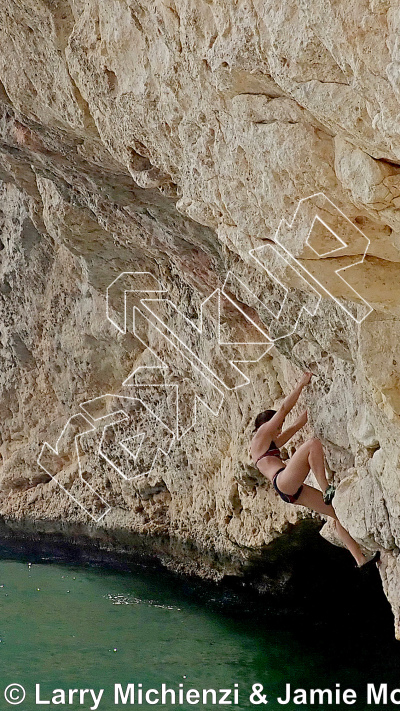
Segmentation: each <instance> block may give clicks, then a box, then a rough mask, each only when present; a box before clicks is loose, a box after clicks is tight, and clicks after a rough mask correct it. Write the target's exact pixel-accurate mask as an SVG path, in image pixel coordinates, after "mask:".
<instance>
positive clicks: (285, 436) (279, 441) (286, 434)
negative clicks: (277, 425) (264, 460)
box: [274, 410, 307, 447]
mask: <svg viewBox="0 0 400 711" xmlns="http://www.w3.org/2000/svg"><path fill="white" fill-rule="evenodd" d="M306 422H307V410H304V412H303V414H302V415H300V417H298V418H297V420H296V421H295V422H294V423H293V425H290V427H288V428H287V429H286V430H284V431H283V432H282V433H281V434H279V435H278V436H275V439H274V442H275V444H276V446H277V447H282V446H283V445H284V444H286V442H288V441H289V440H290V439H291V438H292V437H293V435H295V434H296V432H298V431H299V430H301V428H302V427H304V425H305V424H306Z"/></svg>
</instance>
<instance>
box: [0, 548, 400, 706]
mask: <svg viewBox="0 0 400 711" xmlns="http://www.w3.org/2000/svg"><path fill="white" fill-rule="evenodd" d="M0 585H1V587H0V640H1V641H0V664H1V675H0V711H3V710H5V709H11V708H18V709H22V710H23V711H32V710H33V709H45V710H46V709H49V710H50V711H53V709H64V708H68V709H72V708H73V709H79V708H84V709H89V708H90V707H91V705H93V701H91V700H89V698H88V697H86V702H85V703H83V704H82V705H81V704H80V703H79V700H78V699H76V698H75V702H74V703H72V704H66V705H61V704H60V705H55V704H53V703H50V704H41V705H39V704H36V700H35V684H37V683H39V684H40V689H41V700H50V699H51V697H52V691H53V690H54V689H56V688H61V689H64V690H68V689H76V688H78V689H80V688H81V689H85V688H92V689H94V690H95V691H96V693H97V692H98V690H99V689H100V688H103V689H104V694H103V696H102V699H101V701H100V704H99V707H98V708H99V709H100V710H101V711H109V710H110V709H115V708H142V709H146V710H147V709H151V708H153V709H159V708H163V709H171V708H181V709H185V711H188V710H189V709H193V708H194V709H196V708H209V709H211V708H220V709H226V708H228V709H229V708H232V709H233V708H234V709H249V708H253V709H255V708H268V709H269V710H270V709H272V710H274V711H275V710H276V709H290V710H291V711H292V710H293V709H310V708H316V709H332V708H334V709H345V708H346V709H349V708H350V709H351V708H353V709H357V710H358V711H359V710H360V709H367V708H368V709H371V708H378V707H377V706H367V699H366V684H367V683H368V682H370V683H375V684H376V685H377V686H378V685H379V684H381V683H386V684H387V685H388V689H389V690H392V689H394V688H398V687H400V649H399V647H400V642H395V641H394V639H393V630H392V626H391V620H390V619H389V618H388V617H387V616H386V617H384V622H383V623H382V625H383V626H382V625H381V624H380V623H379V624H374V615H375V612H374V610H373V609H371V611H370V615H367V616H366V617H365V614H364V613H362V614H363V615H364V619H363V620H357V619H353V618H354V616H355V617H356V615H354V613H352V617H351V618H350V619H346V620H345V623H344V624H343V626H341V627H340V629H338V627H337V625H336V623H335V624H334V625H333V626H332V627H331V626H330V625H329V620H325V622H326V624H316V620H313V619H312V617H311V618H310V619H308V620H302V621H301V624H300V623H299V624H297V623H296V616H285V615H281V616H278V617H277V616H276V614H275V613H274V612H273V611H271V612H270V613H269V612H268V609H267V607H266V603H264V602H263V600H260V601H259V602H257V603H254V604H253V603H249V605H248V606H247V607H246V609H245V610H244V609H243V614H242V613H241V607H240V604H239V605H238V604H236V606H235V608H234V609H233V610H230V609H229V604H228V605H225V603H224V601H226V600H227V599H228V598H229V593H227V592H226V591H225V592H222V593H221V591H218V590H217V589H214V588H213V587H212V586H210V587H209V588H207V590H206V592H203V594H202V596H200V597H199V596H197V595H196V594H195V590H196V582H195V581H194V582H193V581H191V582H189V583H188V582H187V581H185V580H183V579H178V578H176V577H174V576H172V575H171V574H168V573H166V572H164V571H163V570H146V569H145V568H143V569H134V570H113V569H112V568H110V567H109V566H108V567H104V566H103V567H102V566H101V565H94V566H93V565H88V564H82V565H76V564H72V565H71V564H67V563H60V562H51V561H50V562H45V561H40V559H35V560H33V562H30V561H27V560H26V559H25V560H24V559H20V560H15V559H10V558H8V559H7V558H4V559H3V560H0ZM343 594H344V596H345V589H344V590H343ZM228 602H229V600H228ZM343 608H344V609H345V604H344V605H343ZM328 612H329V611H328ZM328 617H329V615H328ZM353 623H354V624H353ZM12 683H18V684H21V685H23V686H24V687H25V690H26V698H25V700H24V701H23V702H22V703H21V704H20V705H15V706H12V705H9V704H7V703H6V701H5V700H4V689H5V687H6V686H7V685H8V684H12ZM129 683H134V684H139V683H141V684H142V685H143V689H144V690H146V689H149V688H155V689H158V690H161V684H162V683H165V684H167V685H168V687H169V688H173V689H175V690H176V691H178V687H179V684H180V683H182V684H183V685H184V689H189V688H194V689H198V690H202V689H203V688H214V689H220V688H224V689H225V688H233V687H234V684H235V683H236V684H238V689H239V703H238V704H231V705H221V706H218V705H217V706H213V705H212V704H208V705H207V706H203V704H202V703H198V704H189V703H187V702H185V703H183V704H182V705H179V704H176V705H175V706H174V705H173V704H172V703H167V704H166V705H161V704H160V703H159V704H155V705H150V704H146V703H143V704H142V705H141V706H138V705H137V704H135V705H134V706H131V705H130V704H127V705H126V706H123V705H122V704H119V705H118V706H117V705H115V704H114V695H113V694H114V685H115V684H121V685H122V687H123V688H124V687H125V686H126V685H127V684H129ZM256 683H258V684H262V685H263V693H264V694H267V699H266V700H268V701H269V703H268V705H264V704H260V705H252V704H251V703H250V700H249V697H250V694H251V692H252V685H253V684H256ZM287 683H290V684H291V686H292V688H293V689H296V688H304V689H306V690H307V691H308V690H310V689H312V688H331V689H332V690H335V685H336V684H340V687H341V689H345V688H352V689H354V690H355V691H356V692H357V697H358V698H357V702H356V703H355V704H354V705H346V704H344V703H338V704H336V703H334V704H333V705H329V704H327V703H323V704H322V705H321V704H318V703H317V704H315V705H311V704H309V703H307V704H306V705H296V704H294V703H289V704H287V705H280V704H279V703H278V702H277V697H278V696H279V697H281V696H282V695H283V696H285V685H286V684H287ZM229 698H230V699H231V700H232V699H233V696H232V695H231V696H230V697H229ZM397 698H398V699H399V701H400V693H399V694H398V696H397ZM396 707H397V706H395V705H393V704H390V703H389V704H388V705H387V706H383V705H382V706H379V708H382V709H383V708H385V709H388V708H396Z"/></svg>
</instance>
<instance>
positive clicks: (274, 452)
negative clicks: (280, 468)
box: [256, 441, 281, 466]
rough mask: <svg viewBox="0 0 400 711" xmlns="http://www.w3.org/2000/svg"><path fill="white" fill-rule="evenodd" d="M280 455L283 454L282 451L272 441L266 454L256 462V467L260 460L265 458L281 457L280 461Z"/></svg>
mask: <svg viewBox="0 0 400 711" xmlns="http://www.w3.org/2000/svg"><path fill="white" fill-rule="evenodd" d="M280 454H281V453H280V450H279V449H278V447H277V446H276V444H275V442H274V441H272V442H271V444H270V445H269V447H268V449H267V451H266V452H264V454H262V455H261V457H258V459H257V461H256V466H257V464H258V462H259V461H260V459H263V458H264V457H279V459H280Z"/></svg>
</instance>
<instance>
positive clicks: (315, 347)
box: [0, 0, 400, 635]
mask: <svg viewBox="0 0 400 711" xmlns="http://www.w3.org/2000/svg"><path fill="white" fill-rule="evenodd" d="M399 25H400V11H399V8H398V6H397V3H394V2H393V3H392V2H390V0H369V1H368V2H367V0H365V1H364V0H350V2H349V0H347V1H346V2H344V0H339V1H338V2H335V3H333V2H328V1H326V0H309V1H308V2H303V1H301V2H299V3H295V2H288V3H278V2H276V0H274V1H272V2H270V1H265V0H263V1H262V2H261V1H260V0H252V2H245V0H239V1H238V2H235V3H232V2H229V1H228V0H154V1H152V2H142V1H141V0H138V1H136V0H1V2H0V48H1V49H0V111H1V114H0V116H1V118H0V179H1V181H2V182H1V195H0V208H1V209H0V223H1V244H0V249H1V274H0V292H1V293H0V296H1V298H0V305H1V306H0V308H1V350H0V357H1V375H0V378H1V380H0V384H1V398H0V409H1V450H0V451H1V455H2V461H1V474H0V487H1V489H0V513H1V515H2V516H3V517H4V519H5V520H7V521H8V522H10V525H15V526H17V525H18V522H19V521H23V522H24V524H25V525H26V526H28V527H29V526H31V529H32V531H33V530H36V531H37V530H42V531H47V532H49V531H56V530H58V531H65V534H66V535H68V536H74V535H76V533H77V532H85V533H86V535H88V536H89V537H91V538H92V539H96V540H99V541H100V542H102V543H103V544H104V545H108V546H113V545H115V546H121V545H123V544H124V543H125V544H129V541H130V538H129V536H130V535H131V534H132V535H133V534H135V535H139V534H140V535H141V536H142V538H143V540H145V541H146V540H148V541H149V543H148V545H149V546H150V545H153V543H151V542H154V541H155V540H158V541H159V543H158V551H159V555H160V556H161V557H162V556H164V557H165V559H166V560H167V559H168V562H169V564H170V565H173V566H175V567H180V566H181V567H182V568H183V569H185V570H188V569H191V570H193V571H194V572H197V573H198V574H200V575H203V576H214V577H219V576H222V575H225V574H229V573H232V574H238V573H240V572H241V571H242V570H243V569H244V568H245V567H246V565H247V564H248V562H249V561H251V560H253V559H255V558H256V557H257V556H258V555H259V553H260V551H264V550H265V549H266V547H267V546H268V545H269V544H270V543H271V541H273V540H274V539H276V538H277V537H279V536H280V534H281V533H282V532H284V531H285V530H287V528H288V526H290V525H291V524H296V523H297V522H298V521H299V520H300V519H302V518H304V517H306V516H309V515H310V514H309V512H307V511H305V510H303V509H301V508H300V507H290V506H288V505H285V504H284V503H283V502H282V501H280V500H278V499H277V497H276V496H275V494H274V492H273V491H272V490H271V487H270V486H268V485H267V484H266V483H265V482H264V481H263V479H262V477H261V476H260V474H259V473H258V472H257V471H256V470H255V469H254V468H253V467H252V466H251V462H250V460H249V457H248V443H249V438H250V433H251V429H252V423H253V419H254V416H255V415H256V414H257V412H259V411H260V410H261V409H264V408H266V407H269V406H274V405H277V404H279V402H280V401H281V399H282V397H283V395H284V394H287V393H288V391H289V389H290V388H291V387H292V386H293V385H294V383H295V382H296V379H297V378H298V377H299V374H300V373H301V370H302V369H305V368H307V369H311V370H312V371H313V372H314V373H315V376H316V377H315V378H314V380H313V384H312V386H310V388H309V389H308V391H307V392H306V393H305V395H304V398H303V400H302V403H301V405H302V407H304V405H306V406H307V408H308V412H309V425H308V430H307V432H305V433H303V435H302V436H305V435H312V434H315V435H317V436H318V437H320V438H321V440H322V442H323V444H324V446H325V449H326V456H327V463H328V465H329V469H330V471H331V473H332V477H333V479H334V481H335V482H336V484H337V485H338V493H337V495H336V499H335V506H336V510H337V513H338V515H339V518H340V519H341V520H342V522H343V524H344V525H345V526H346V527H347V528H348V530H349V531H350V533H351V534H352V535H353V536H354V537H355V538H356V539H357V540H358V541H359V542H360V543H362V544H363V545H364V546H365V547H366V548H368V549H369V550H375V549H377V548H379V549H381V551H382V559H383V563H382V565H381V567H380V574H381V577H382V583H383V587H384V590H385V593H386V595H387V597H388V599H389V601H390V603H391V605H392V609H393V612H394V615H395V621H396V630H397V634H398V635H400V615H399V593H398V590H399V580H400V559H399V546H400V520H399V511H400V469H399V455H400V447H399V433H400V390H399V382H400V355H399V353H398V343H399V335H400V299H399V295H400V286H399V284H400V279H399V276H400V209H399V208H400V125H399V115H400V113H399V101H400V69H399V68H400V54H399V43H398V34H399ZM310 196H316V197H313V198H311V199H310V200H306V198H309V197H310ZM296 210H297V212H296ZM316 215H317V216H318V219H317V220H315V219H314V218H315V216H316ZM278 247H279V249H278ZM251 250H255V252H253V253H251ZM255 257H256V258H255ZM346 267H347V270H346V269H345V268H346ZM268 268H269V270H270V271H266V269H268ZM338 270H344V271H342V272H341V273H338ZM271 272H272V274H273V275H274V276H275V278H279V282H276V281H274V278H273V277H272V276H271ZM123 273H128V274H125V276H124V277H123V278H122V279H120V280H119V281H117V282H115V284H114V286H113V287H110V290H109V292H107V288H108V287H109V285H111V284H112V282H113V281H114V280H116V279H117V278H118V277H119V275H121V274H123ZM133 273H135V274H133ZM137 273H141V277H140V276H138V274H137ZM141 280H142V281H141ZM157 288H162V289H164V294H163V297H164V302H163V303H160V302H155V301H152V302H147V306H146V304H143V303H142V300H143V299H144V298H147V299H155V298H158V297H159V296H160V294H159V293H157V291H156V289H157ZM125 291H126V292H128V293H126V302H125V294H124V292H125ZM107 293H108V296H109V299H108V301H107ZM107 305H108V310H107ZM125 307H126V309H125ZM134 307H136V309H135V314H136V319H135V329H136V330H135V332H133V327H132V314H133V308H134ZM124 309H125V312H124ZM280 309H281V310H280ZM124 313H126V315H127V323H126V328H125V324H124V322H123V316H124ZM107 314H108V316H109V318H107ZM121 319H122V321H121ZM161 322H163V323H164V326H161V325H160V324H161ZM165 324H167V325H168V324H169V326H170V328H169V329H168V328H165ZM265 333H267V335H268V336H269V338H270V343H269V344H268V347H266V343H267V341H266V340H265ZM257 339H258V340H257ZM271 344H272V348H271V347H270V345H271ZM232 361H247V362H245V363H239V364H238V365H237V366H235V364H234V363H232ZM250 361H251V362H250ZM108 394H110V395H108ZM129 398H136V400H132V399H131V400H129ZM82 403H89V404H86V409H85V408H82V407H81V405H82ZM299 407H300V405H299ZM130 408H131V409H130ZM118 411H119V412H120V413H121V414H120V416H119V421H118V422H116V417H115V413H116V412H118ZM113 413H114V414H113ZM123 413H125V414H123ZM70 418H72V419H70ZM152 418H153V419H152ZM117 419H118V418H117ZM132 421H134V422H135V423H136V424H135V427H136V429H135V427H132V426H131V424H130V423H131V422H132ZM105 423H106V424H107V427H106V426H105ZM150 425H151V426H150ZM140 428H142V429H140ZM143 431H145V433H146V438H147V440H150V444H149V442H147V444H146V447H147V449H146V447H144V448H143V449H142V455H141V456H142V457H143V462H142V468H145V466H147V464H148V461H147V460H148V459H149V456H150V454H149V453H151V452H152V451H153V452H154V451H157V447H159V446H160V447H162V448H163V450H164V451H161V450H160V449H159V450H158V453H157V456H156V459H155V461H152V462H151V463H150V464H151V466H149V467H148V472H149V473H148V474H146V475H144V476H140V477H136V478H132V477H133V474H135V470H134V469H135V467H134V466H133V465H132V461H134V462H135V466H136V465H137V466H139V465H140V461H139V459H138V458H136V459H135V457H134V456H133V455H135V451H133V450H134V449H135V447H136V451H138V450H137V445H138V444H140V443H139V442H138V439H137V438H138V436H140V433H141V432H143ZM149 433H150V434H149ZM77 435H79V437H78V438H77ZM174 436H175V438H174ZM151 437H153V441H151ZM132 438H133V440H132ZM135 438H136V440H135ZM124 439H125V440H127V441H128V440H129V439H130V440H131V441H130V444H129V446H128V445H126V447H127V449H126V448H125V449H124V448H122V449H121V445H120V444H119V442H120V441H124ZM135 441H136V445H135ZM299 441H301V439H300V437H299V436H298V437H297V440H295V441H294V445H296V444H297V443H298V442H299ZM44 442H47V443H48V445H49V446H47V449H46V451H45V452H44V454H45V455H46V456H44V457H43V460H41V462H38V458H39V455H40V453H41V451H42V449H41V448H42V446H43V443H44ZM125 444H126V443H125ZM51 447H53V450H51ZM129 448H130V450H129ZM128 450H129V451H128ZM146 452H147V455H146ZM145 455H146V456H147V460H146V456H145ZM138 457H139V454H138ZM145 460H146V461H147V464H146V462H145ZM78 465H79V467H80V471H81V474H82V477H83V480H82V479H81V478H80V477H79V470H78ZM132 467H133V468H132ZM128 471H129V472H130V473H129V475H128V474H127V472H128ZM132 472H133V474H132ZM136 473H137V472H136ZM85 482H86V483H85ZM88 484H89V485H90V487H91V489H90V488H89V486H88ZM68 492H69V493H68ZM326 535H327V536H328V537H329V536H330V534H329V531H327V533H326ZM180 543H182V545H183V544H184V545H185V546H186V548H185V550H186V553H182V552H180V553H178V548H177V546H178V544H180Z"/></svg>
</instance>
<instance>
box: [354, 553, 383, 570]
mask: <svg viewBox="0 0 400 711" xmlns="http://www.w3.org/2000/svg"><path fill="white" fill-rule="evenodd" d="M367 563H376V565H378V566H379V565H380V564H381V560H380V552H379V551H375V553H371V555H368V556H367V555H364V553H361V556H357V567H358V568H363V567H364V565H366V564H367Z"/></svg>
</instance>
